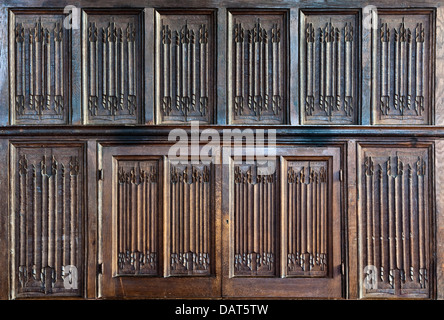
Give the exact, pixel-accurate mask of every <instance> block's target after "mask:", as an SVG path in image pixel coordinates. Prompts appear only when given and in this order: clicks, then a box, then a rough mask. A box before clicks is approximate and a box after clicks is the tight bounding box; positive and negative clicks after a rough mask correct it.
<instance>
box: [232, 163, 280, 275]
mask: <svg viewBox="0 0 444 320" xmlns="http://www.w3.org/2000/svg"><path fill="white" fill-rule="evenodd" d="M233 182H234V248H235V249H234V252H235V255H234V275H235V276H274V275H276V262H277V260H278V256H277V242H278V239H277V233H276V226H277V221H276V218H277V217H276V215H277V214H276V213H277V201H276V196H277V194H276V192H277V190H276V186H277V181H276V173H274V174H270V175H260V174H259V173H258V166H257V164H235V165H234V179H233Z"/></svg>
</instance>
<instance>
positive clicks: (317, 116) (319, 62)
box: [300, 10, 360, 124]
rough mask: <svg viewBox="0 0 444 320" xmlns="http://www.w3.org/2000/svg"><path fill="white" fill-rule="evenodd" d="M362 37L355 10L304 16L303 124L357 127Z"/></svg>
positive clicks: (301, 83)
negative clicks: (349, 125) (355, 125)
mask: <svg viewBox="0 0 444 320" xmlns="http://www.w3.org/2000/svg"><path fill="white" fill-rule="evenodd" d="M359 35H360V30H359V21H358V12H357V11H356V10H351V11H337V12H335V11H333V12H332V11H331V10H329V11H313V12H311V11H307V12H306V11H303V13H302V14H301V23H300V88H301V91H300V92H301V102H300V106H301V115H302V119H303V122H304V123H306V124H356V123H357V119H358V114H359V105H360V104H359V102H360V98H359V82H360V81H359V76H358V75H359V72H358V71H359V68H360V63H359V55H358V52H359V47H360V36H359Z"/></svg>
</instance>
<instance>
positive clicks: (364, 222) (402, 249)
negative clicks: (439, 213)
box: [359, 148, 433, 298]
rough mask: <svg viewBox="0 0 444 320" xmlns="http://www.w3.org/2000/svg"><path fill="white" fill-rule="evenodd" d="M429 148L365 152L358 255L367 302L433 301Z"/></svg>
mask: <svg viewBox="0 0 444 320" xmlns="http://www.w3.org/2000/svg"><path fill="white" fill-rule="evenodd" d="M429 163H430V162H429V157H428V150H427V149H420V148H417V149H412V148H408V149H407V148H406V149H402V148H398V149H388V148H382V149H381V148H378V149H377V148H365V149H362V151H361V164H360V166H361V174H360V189H359V190H360V194H361V197H360V198H361V201H360V216H359V251H360V257H359V259H360V266H361V267H360V271H361V280H362V282H361V283H362V284H363V286H362V288H361V292H362V295H363V296H364V297H372V296H386V297H422V298H424V297H429V295H430V292H431V287H432V286H433V285H432V283H433V271H432V270H431V266H432V264H431V261H432V257H431V255H430V252H431V251H430V248H431V247H432V246H433V238H432V233H431V223H432V222H431V216H432V211H431V207H430V204H431V203H430V200H429V199H430V196H429V195H430V192H431V188H430V178H429V177H430V170H431V168H430V167H429Z"/></svg>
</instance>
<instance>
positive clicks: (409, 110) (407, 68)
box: [372, 10, 434, 125]
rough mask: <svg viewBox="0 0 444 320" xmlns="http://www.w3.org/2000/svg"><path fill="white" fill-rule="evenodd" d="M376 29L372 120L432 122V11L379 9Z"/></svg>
mask: <svg viewBox="0 0 444 320" xmlns="http://www.w3.org/2000/svg"><path fill="white" fill-rule="evenodd" d="M378 16H379V21H378V22H379V24H378V29H377V30H374V31H373V34H374V37H375V40H376V41H373V43H372V50H373V59H374V62H373V63H374V69H373V81H374V86H373V90H374V93H373V94H374V96H375V99H374V101H373V108H374V110H373V115H374V119H373V122H374V123H375V124H406V125H408V124H431V117H432V113H433V112H432V107H433V104H432V94H433V90H432V89H433V85H432V84H433V81H432V75H433V74H434V73H433V69H432V65H433V59H434V55H433V50H432V44H433V43H434V32H433V31H432V26H433V21H432V17H433V15H432V13H431V11H426V10H418V11H401V12H391V11H382V12H381V11H378Z"/></svg>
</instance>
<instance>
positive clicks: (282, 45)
mask: <svg viewBox="0 0 444 320" xmlns="http://www.w3.org/2000/svg"><path fill="white" fill-rule="evenodd" d="M287 16H288V12H287V11H243V10H230V12H229V19H228V24H229V27H228V105H229V111H228V113H229V119H230V123H239V124H241V123H258V124H261V123H262V124H284V123H286V121H287V120H286V119H287V113H288V110H287V105H288V104H287V75H288V71H287V67H288V56H289V55H288V40H287V29H288V21H287V20H288V17H287Z"/></svg>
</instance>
